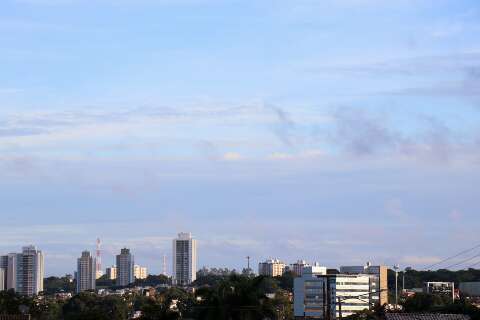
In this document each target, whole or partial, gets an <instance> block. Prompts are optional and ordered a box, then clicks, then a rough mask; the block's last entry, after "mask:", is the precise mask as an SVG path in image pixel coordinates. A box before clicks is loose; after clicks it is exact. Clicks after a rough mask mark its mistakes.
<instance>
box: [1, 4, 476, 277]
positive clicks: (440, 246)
mask: <svg viewBox="0 0 480 320" xmlns="http://www.w3.org/2000/svg"><path fill="white" fill-rule="evenodd" d="M479 34H480V4H479V3H478V1H462V0H460V1H459V0H455V1H453V0H452V1H447V0H431V1H429V0H418V1H413V0H398V1H380V0H337V1H333V0H332V1H330V0H326V1H313V0H295V1H280V0H279V1H273V0H272V1H268V0H265V1H245V0H243V1H233V0H232V1H227V0H225V1H221V0H176V1H174V0H157V1H154V0H135V1H134V0H98V1H82V0H6V1H2V3H1V4H0V203H1V204H2V205H1V207H0V215H1V217H2V219H1V220H2V222H1V224H0V253H2V252H3V253H6V252H9V251H14V250H19V248H20V247H21V246H22V245H24V244H29V243H34V244H36V245H38V246H39V247H40V248H41V249H43V250H44V251H45V253H46V258H47V260H46V272H47V274H62V273H66V272H70V273H71V272H72V271H73V269H74V267H75V258H76V257H77V256H79V254H80V252H81V251H82V250H84V249H86V248H90V249H93V244H94V242H95V239H96V237H101V238H102V240H103V243H104V250H105V253H104V265H108V264H111V263H112V262H113V254H115V253H116V252H117V251H119V249H120V247H122V246H129V247H130V248H131V249H132V251H133V252H134V253H135V254H136V260H137V262H138V263H140V264H144V265H147V266H148V267H150V269H151V271H152V272H160V271H161V264H162V262H161V261H162V256H163V254H167V255H168V256H169V255H170V253H171V252H170V250H171V249H170V247H171V243H170V242H171V239H172V238H173V237H174V236H175V235H176V234H177V233H178V232H182V231H191V232H192V233H193V234H194V236H195V237H196V238H197V239H198V240H199V257H200V258H199V259H200V261H199V264H200V265H206V266H209V267H219V266H227V267H230V268H241V267H243V266H244V264H245V257H246V256H247V255H250V256H252V257H253V259H254V261H255V262H258V261H259V260H261V259H266V258H269V257H278V258H280V259H282V260H285V261H287V262H293V261H294V260H296V259H307V260H310V261H319V262H320V263H322V264H325V265H328V266H338V265H340V264H353V263H355V264H356V263H363V262H365V261H373V262H376V263H386V264H389V265H392V264H394V263H398V264H400V265H402V266H414V267H422V266H425V265H427V264H430V263H433V262H436V261H439V259H440V258H441V257H444V256H447V255H449V254H451V253H455V252H457V251H460V250H461V249H462V248H465V247H468V246H469V244H471V243H476V241H477V239H478V231H477V230H478V228H479V226H480V221H479V219H478V216H477V212H478V210H479V205H478V196H479V193H478V186H477V185H478V181H480V170H479V168H480V154H479V152H480V125H479V124H480V40H479V37H478V35H479ZM472 245H473V244H472Z"/></svg>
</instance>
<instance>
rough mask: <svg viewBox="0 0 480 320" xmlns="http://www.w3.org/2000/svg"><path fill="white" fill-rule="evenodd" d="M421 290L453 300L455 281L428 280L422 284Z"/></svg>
mask: <svg viewBox="0 0 480 320" xmlns="http://www.w3.org/2000/svg"><path fill="white" fill-rule="evenodd" d="M423 292H424V293H428V294H434V295H442V296H447V297H451V298H452V300H455V283H453V282H439V281H430V282H425V283H424V284H423Z"/></svg>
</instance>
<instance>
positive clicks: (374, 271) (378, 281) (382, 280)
mask: <svg viewBox="0 0 480 320" xmlns="http://www.w3.org/2000/svg"><path fill="white" fill-rule="evenodd" d="M340 273H345V274H366V275H369V276H370V281H371V285H370V287H371V290H372V293H374V292H376V294H371V295H370V303H372V304H373V305H385V304H388V267H387V266H372V265H371V264H370V263H367V264H366V265H365V266H341V267H340Z"/></svg>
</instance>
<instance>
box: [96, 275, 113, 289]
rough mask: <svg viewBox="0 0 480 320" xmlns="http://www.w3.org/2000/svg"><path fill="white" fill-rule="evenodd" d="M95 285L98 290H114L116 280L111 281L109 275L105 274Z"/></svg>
mask: <svg viewBox="0 0 480 320" xmlns="http://www.w3.org/2000/svg"><path fill="white" fill-rule="evenodd" d="M95 285H96V286H97V288H112V287H115V280H111V279H109V278H108V275H106V274H104V275H103V276H101V277H100V278H98V279H97V280H96V282H95Z"/></svg>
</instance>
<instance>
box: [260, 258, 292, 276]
mask: <svg viewBox="0 0 480 320" xmlns="http://www.w3.org/2000/svg"><path fill="white" fill-rule="evenodd" d="M285 267H286V265H285V263H283V262H281V261H280V260H278V259H269V260H266V261H265V262H260V263H259V264H258V274H259V275H261V276H268V277H278V276H281V275H282V274H283V273H284V272H285Z"/></svg>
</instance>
